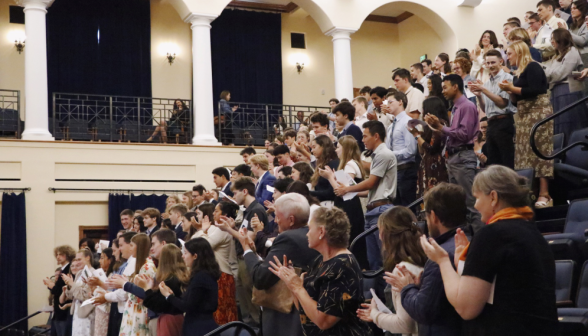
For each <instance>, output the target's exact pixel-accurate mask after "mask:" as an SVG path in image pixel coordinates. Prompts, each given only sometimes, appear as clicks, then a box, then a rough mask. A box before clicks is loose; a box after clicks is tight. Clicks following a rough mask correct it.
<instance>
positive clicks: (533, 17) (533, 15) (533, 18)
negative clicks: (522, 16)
mask: <svg viewBox="0 0 588 336" xmlns="http://www.w3.org/2000/svg"><path fill="white" fill-rule="evenodd" d="M529 20H535V21H536V22H541V21H542V20H541V17H540V16H539V14H537V13H533V14H532V15H531V16H529Z"/></svg>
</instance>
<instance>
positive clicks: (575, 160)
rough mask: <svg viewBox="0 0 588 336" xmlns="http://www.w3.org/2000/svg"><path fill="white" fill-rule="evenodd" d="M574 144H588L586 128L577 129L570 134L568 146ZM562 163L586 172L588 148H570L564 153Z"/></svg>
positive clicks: (587, 167)
mask: <svg viewBox="0 0 588 336" xmlns="http://www.w3.org/2000/svg"><path fill="white" fill-rule="evenodd" d="M576 142H588V128H583V129H579V130H576V131H574V133H572V135H571V136H570V140H569V141H568V145H571V144H573V143H576ZM564 163H565V164H568V165H570V166H574V167H577V168H580V169H584V170H588V148H585V147H584V146H576V147H574V148H572V149H571V150H569V151H568V152H567V153H566V157H565V161H564Z"/></svg>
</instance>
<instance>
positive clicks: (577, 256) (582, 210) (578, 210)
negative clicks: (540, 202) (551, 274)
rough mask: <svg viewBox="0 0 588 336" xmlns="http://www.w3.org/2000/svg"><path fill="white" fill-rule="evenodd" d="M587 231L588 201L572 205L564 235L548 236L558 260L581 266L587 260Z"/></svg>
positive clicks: (575, 202)
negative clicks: (570, 261) (565, 260)
mask: <svg viewBox="0 0 588 336" xmlns="http://www.w3.org/2000/svg"><path fill="white" fill-rule="evenodd" d="M586 230H588V199H582V200H575V201H572V202H571V203H570V207H569V209H568V214H567V216H566V223H565V226H564V232H563V233H557V234H551V235H546V236H545V239H547V242H548V243H549V246H551V250H552V251H553V255H554V257H555V259H556V260H563V259H570V260H574V261H576V263H578V265H581V264H582V263H583V262H584V260H585V259H586V254H585V253H584V249H585V247H586V233H587V232H586Z"/></svg>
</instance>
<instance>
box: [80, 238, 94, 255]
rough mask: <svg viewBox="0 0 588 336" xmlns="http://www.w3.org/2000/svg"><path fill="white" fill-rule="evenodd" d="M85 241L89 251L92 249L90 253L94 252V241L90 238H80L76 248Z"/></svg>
mask: <svg viewBox="0 0 588 336" xmlns="http://www.w3.org/2000/svg"><path fill="white" fill-rule="evenodd" d="M83 243H86V244H87V245H88V249H90V251H92V253H96V243H95V242H94V239H92V238H82V239H81V240H80V243H79V244H78V248H79V249H81V248H82V244H83Z"/></svg>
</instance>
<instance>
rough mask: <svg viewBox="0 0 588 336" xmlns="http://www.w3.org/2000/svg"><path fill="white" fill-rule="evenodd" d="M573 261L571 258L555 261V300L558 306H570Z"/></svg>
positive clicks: (571, 303)
mask: <svg viewBox="0 0 588 336" xmlns="http://www.w3.org/2000/svg"><path fill="white" fill-rule="evenodd" d="M574 268H575V263H574V261H573V260H557V261H556V262H555V301H556V303H557V306H558V307H571V306H572V305H573V304H574V302H573V301H572V283H573V278H574Z"/></svg>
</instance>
